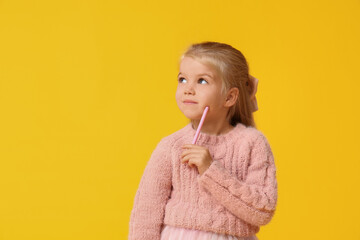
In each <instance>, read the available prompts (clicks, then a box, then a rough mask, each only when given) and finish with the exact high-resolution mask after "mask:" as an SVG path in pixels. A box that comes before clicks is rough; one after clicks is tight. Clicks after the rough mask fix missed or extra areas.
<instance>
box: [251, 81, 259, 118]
mask: <svg viewBox="0 0 360 240" xmlns="http://www.w3.org/2000/svg"><path fill="white" fill-rule="evenodd" d="M249 79H250V84H249V87H250V101H251V107H252V111H253V112H256V111H257V110H258V109H259V108H258V105H257V100H256V92H257V87H258V84H259V80H258V79H257V78H255V77H253V76H251V75H249Z"/></svg>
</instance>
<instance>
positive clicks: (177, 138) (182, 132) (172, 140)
mask: <svg viewBox="0 0 360 240" xmlns="http://www.w3.org/2000/svg"><path fill="white" fill-rule="evenodd" d="M192 133H193V129H192V128H191V125H189V124H188V125H186V126H184V127H183V128H181V129H178V130H176V131H175V132H173V133H171V134H169V135H167V136H165V137H162V138H161V140H160V142H159V144H161V145H162V146H165V145H166V146H174V145H175V144H176V143H177V142H191V137H192V135H193V134H192Z"/></svg>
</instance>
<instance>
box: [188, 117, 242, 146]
mask: <svg viewBox="0 0 360 240" xmlns="http://www.w3.org/2000/svg"><path fill="white" fill-rule="evenodd" d="M244 128H246V126H245V125H244V124H242V123H237V124H236V126H235V127H234V128H233V129H231V130H230V131H229V132H227V133H225V134H220V135H213V134H207V133H203V132H201V131H200V134H199V138H198V140H197V141H196V143H197V144H199V143H203V144H204V143H205V144H221V143H224V142H229V141H230V140H232V139H235V138H236V136H238V134H239V132H240V131H241V130H243V129H244ZM186 129H187V130H188V131H189V133H190V135H191V137H192V138H193V137H194V136H195V133H196V129H193V127H192V124H191V122H190V123H189V124H188V125H186Z"/></svg>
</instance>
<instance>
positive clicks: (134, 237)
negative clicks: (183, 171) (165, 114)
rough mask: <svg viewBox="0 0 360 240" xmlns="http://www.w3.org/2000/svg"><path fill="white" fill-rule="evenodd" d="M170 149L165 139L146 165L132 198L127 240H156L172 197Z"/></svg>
mask: <svg viewBox="0 0 360 240" xmlns="http://www.w3.org/2000/svg"><path fill="white" fill-rule="evenodd" d="M170 146H171V145H169V143H168V142H167V141H165V140H164V138H163V139H162V140H161V141H160V142H159V144H158V145H157V146H156V148H155V150H154V151H153V153H152V155H151V157H150V160H149V161H148V163H147V165H146V168H145V170H144V174H143V176H142V178H141V180H140V184H139V188H138V190H137V192H136V195H135V200H134V207H133V210H132V212H131V216H130V229H129V240H145V239H149V240H158V239H160V233H161V228H162V224H163V219H164V212H165V205H166V202H167V200H168V199H169V196H170V193H171V174H172V173H171V161H170V157H169V156H170Z"/></svg>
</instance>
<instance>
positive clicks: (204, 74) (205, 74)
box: [178, 72, 213, 78]
mask: <svg viewBox="0 0 360 240" xmlns="http://www.w3.org/2000/svg"><path fill="white" fill-rule="evenodd" d="M180 74H181V72H179V74H178V77H179V76H180ZM197 76H198V77H199V76H208V77H210V78H213V76H211V75H209V74H207V73H203V74H199V75H197Z"/></svg>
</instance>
